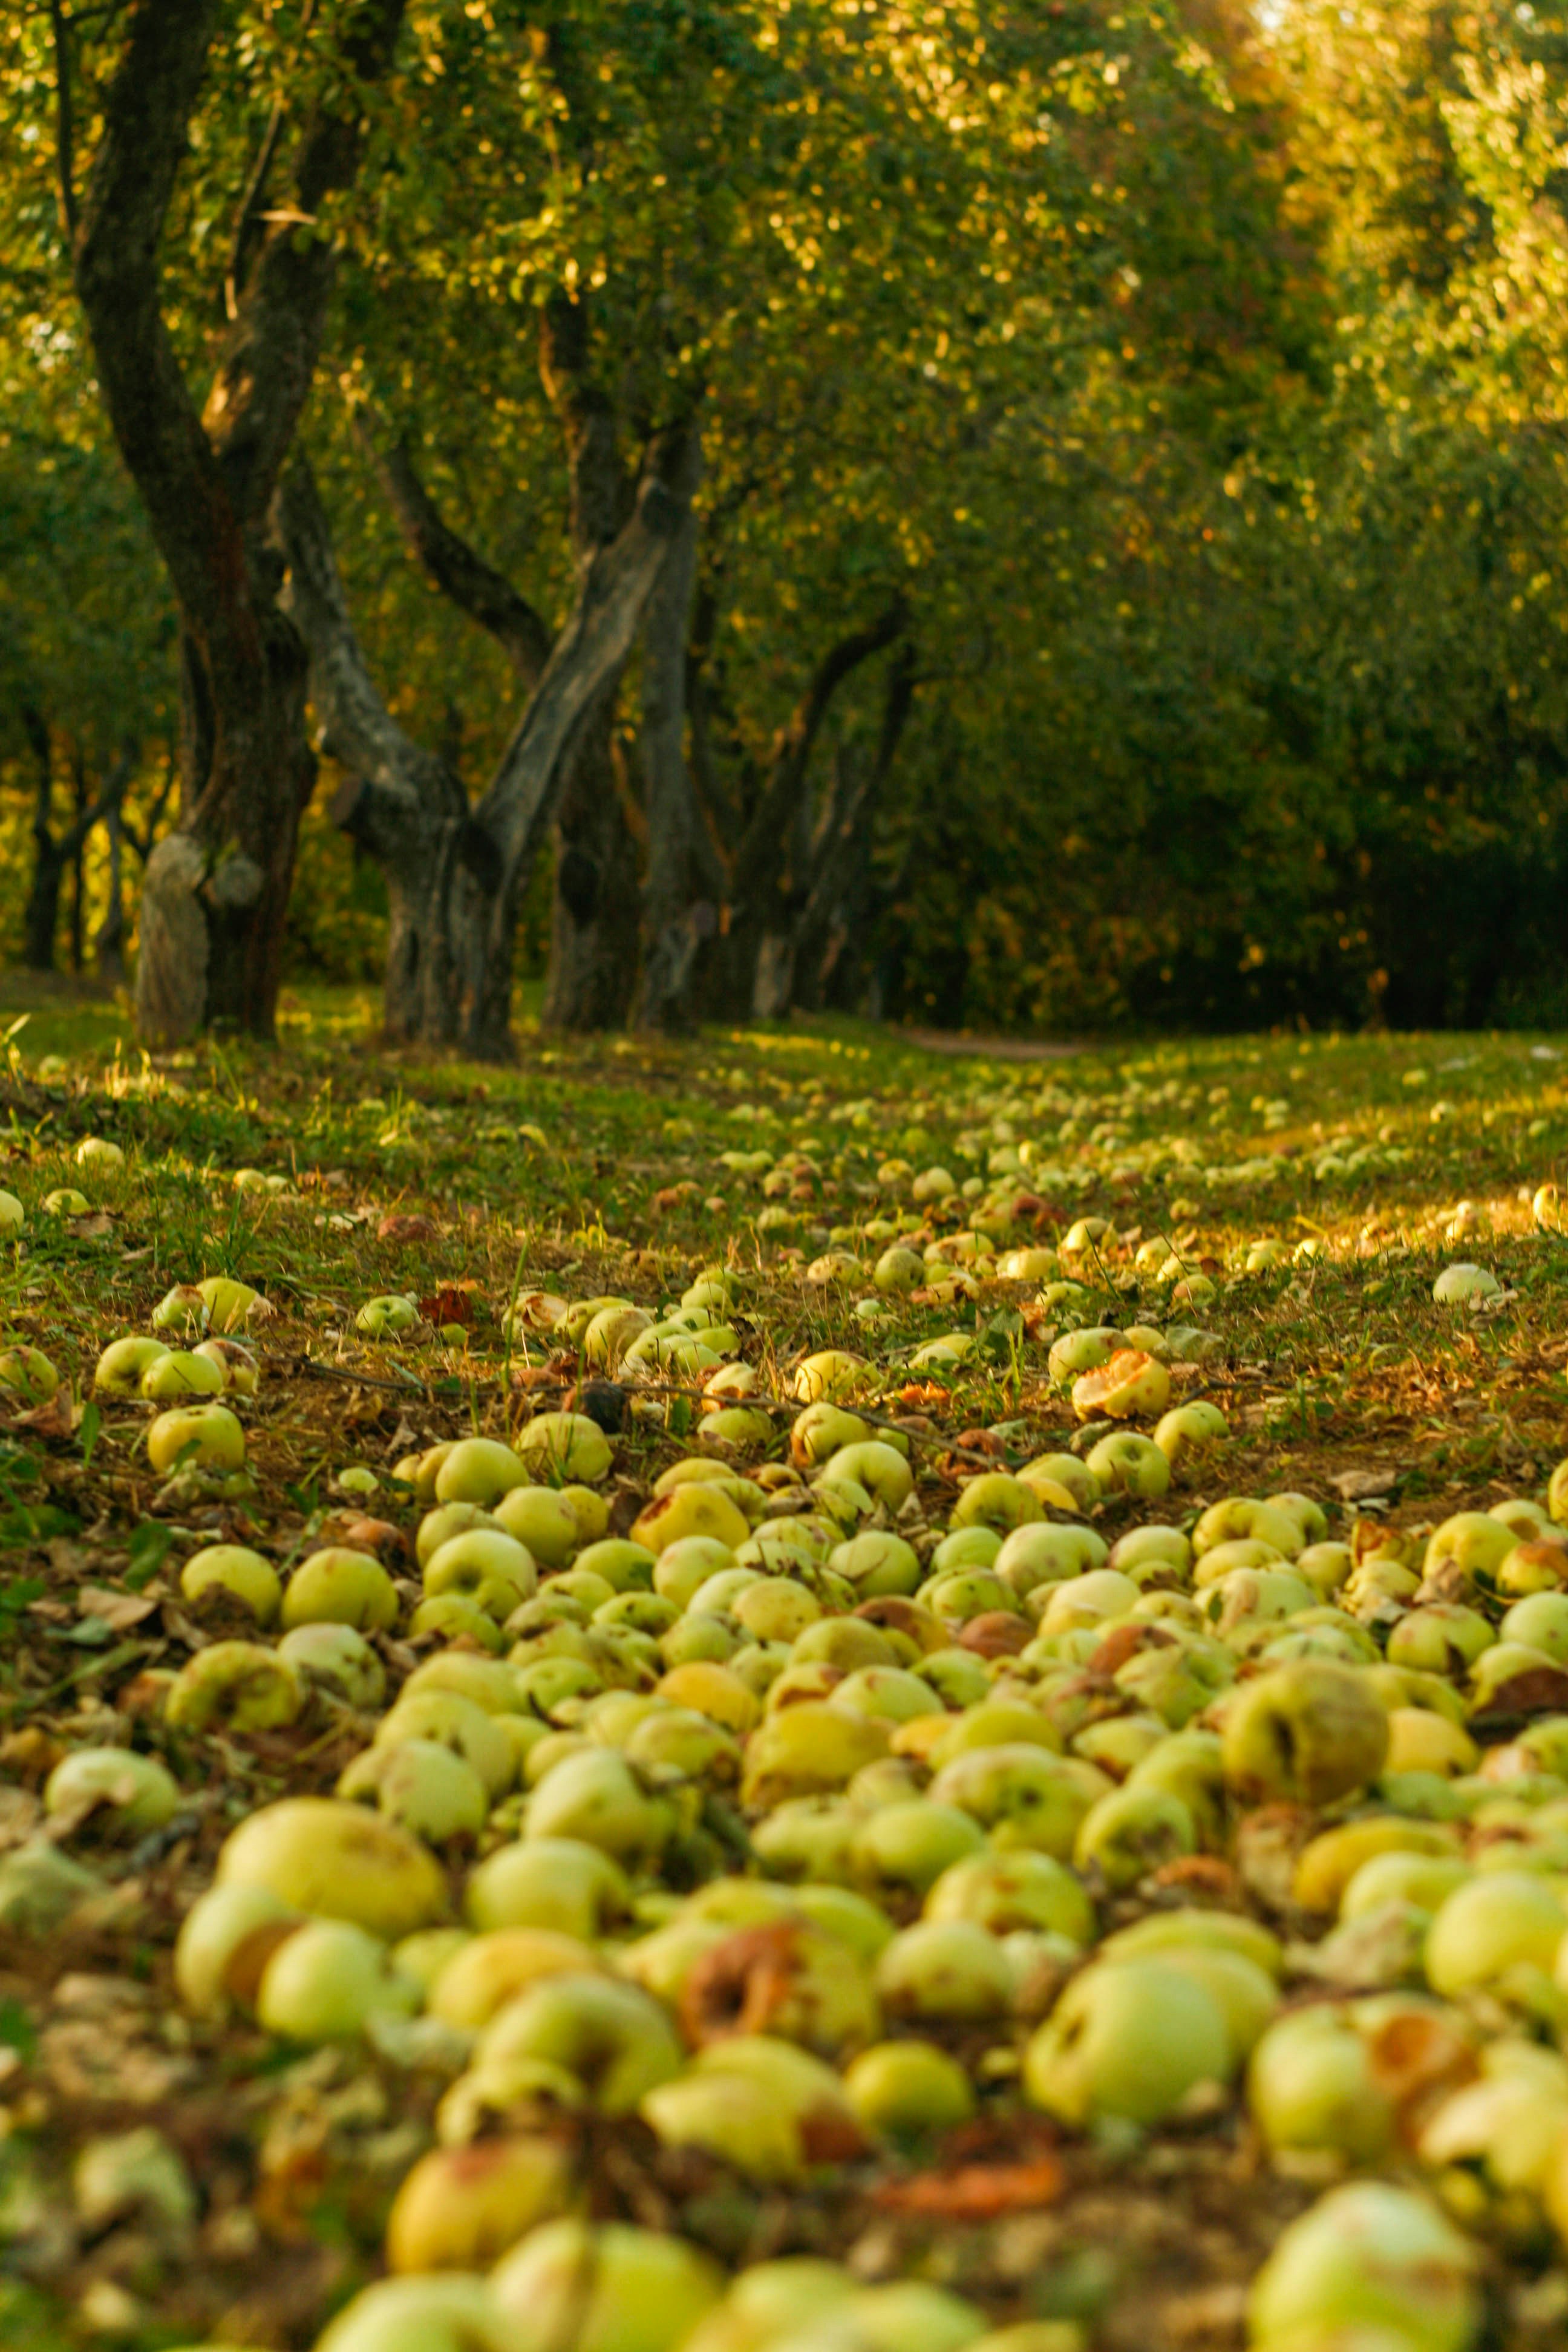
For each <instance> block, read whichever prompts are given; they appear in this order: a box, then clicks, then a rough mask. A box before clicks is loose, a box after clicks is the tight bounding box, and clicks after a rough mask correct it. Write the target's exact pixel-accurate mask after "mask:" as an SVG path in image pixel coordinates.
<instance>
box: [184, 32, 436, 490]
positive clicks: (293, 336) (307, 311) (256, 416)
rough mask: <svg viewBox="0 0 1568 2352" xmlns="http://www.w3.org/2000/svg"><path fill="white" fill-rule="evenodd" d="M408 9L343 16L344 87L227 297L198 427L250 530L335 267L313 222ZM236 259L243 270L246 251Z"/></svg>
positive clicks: (353, 153)
mask: <svg viewBox="0 0 1568 2352" xmlns="http://www.w3.org/2000/svg"><path fill="white" fill-rule="evenodd" d="M147 5H151V6H154V7H156V6H158V5H172V0H147ZM404 7H405V0H366V5H364V6H363V7H362V8H360V9H359V10H358V11H357V12H355V14H354V15H353V16H351V18H350V20H349V24H350V29H349V31H348V32H347V34H346V35H345V37H344V38H343V42H342V49H341V52H340V55H339V58H338V60H337V62H338V63H339V65H340V67H341V68H342V80H343V82H344V84H346V89H343V90H342V94H336V93H334V95H333V96H332V97H331V98H330V99H328V100H325V101H324V102H323V103H322V104H321V106H320V107H318V108H317V109H316V110H315V111H314V112H313V113H312V115H311V116H310V120H309V121H307V123H306V125H305V127H304V130H303V131H302V132H301V135H300V149H299V154H298V157H297V159H296V163H295V167H294V178H293V202H292V203H291V204H290V205H289V206H288V207H287V208H281V207H280V208H279V212H278V213H277V214H275V215H272V216H271V217H270V218H269V219H268V221H267V223H266V226H265V233H264V235H263V236H261V237H260V239H259V240H258V241H253V242H254V245H255V253H256V258H255V260H254V262H253V263H252V265H251V267H250V268H249V270H248V272H247V275H246V277H245V278H244V282H243V284H239V285H237V287H236V288H235V291H234V323H233V325H232V327H231V329H230V332H229V336H228V340H227V342H226V345H225V348H224V351H223V352H222V355H221V357H220V359H219V362H218V365H217V371H216V375H215V377H214V379H213V384H212V389H211V391H210V392H209V393H208V394H207V401H206V406H205V411H204V415H203V421H204V423H205V425H206V429H207V433H208V436H209V437H210V439H211V441H212V443H213V446H214V448H215V450H216V455H217V458H218V462H219V465H220V466H221V468H222V471H223V477H224V480H225V483H226V488H227V490H228V493H229V497H230V499H231V500H232V502H233V504H234V507H235V509H236V511H237V513H238V514H239V515H240V516H241V517H242V518H243V519H244V520H246V521H247V522H252V523H259V522H260V521H261V520H262V518H263V517H264V516H265V514H266V512H267V509H268V505H269V504H270V501H271V498H272V493H273V491H274V489H275V488H277V484H278V477H279V473H280V471H281V469H282V467H283V463H284V460H285V458H286V457H287V456H288V453H289V444H290V442H291V441H292V440H293V437H294V429H295V426H296V425H298V423H299V420H300V410H301V409H302V408H303V406H304V404H305V399H306V395H307V394H308V393H309V391H310V382H311V378H312V377H313V376H314V374H315V370H316V359H317V354H318V352H319V351H320V348H321V336H322V333H323V331H324V329H325V326H326V315H327V304H328V301H329V299H330V297H331V287H332V278H333V274H334V270H335V266H336V249H335V244H334V241H333V239H332V238H331V237H330V236H325V235H323V234H322V233H321V229H320V226H319V225H318V215H319V214H320V213H321V208H322V206H323V205H325V204H326V202H327V200H328V199H329V198H330V197H331V196H333V195H335V194H339V193H340V192H341V191H342V189H344V188H346V187H348V186H349V185H351V184H352V183H353V177H354V174H355V173H356V172H357V171H358V169H359V163H360V157H361V154H362V152H363V146H364V130H365V124H364V113H363V99H362V92H363V90H365V89H367V88H369V87H372V86H374V84H375V83H377V82H379V81H381V80H383V79H384V77H385V75H386V73H387V72H388V70H389V69H390V67H391V64H392V58H393V52H394V50H395V47H396V46H397V37H398V34H399V32H400V31H401V29H402V25H403V15H404ZM264 152H265V151H264ZM268 160H269V159H268ZM240 242H241V245H242V246H243V244H244V243H245V240H243V239H242V240H241V241H240ZM238 258H239V259H240V260H241V262H243V258H244V255H243V251H241V252H240V254H239V256H238Z"/></svg>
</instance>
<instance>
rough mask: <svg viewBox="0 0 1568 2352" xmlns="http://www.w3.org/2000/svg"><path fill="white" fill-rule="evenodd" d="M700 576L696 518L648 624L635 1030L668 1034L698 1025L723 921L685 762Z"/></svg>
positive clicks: (673, 555) (676, 548)
mask: <svg viewBox="0 0 1568 2352" xmlns="http://www.w3.org/2000/svg"><path fill="white" fill-rule="evenodd" d="M696 576H697V518H696V516H695V514H691V515H689V516H688V518H687V520H686V523H685V525H684V527H683V528H682V530H681V531H680V534H679V537H678V538H677V540H676V541H675V542H674V543H673V545H672V546H671V549H670V553H669V562H668V564H667V565H666V566H665V569H664V571H663V572H662V573H661V574H660V577H659V583H658V588H657V589H656V590H655V592H654V594H653V597H652V599H651V600H650V602H649V604H648V609H647V618H646V619H645V621H644V623H643V669H642V740H641V745H640V749H641V752H642V767H643V805H644V811H645V814H646V818H647V870H646V874H645V877H644V881H643V902H642V969H641V975H640V979H639V982H638V987H637V1003H636V1006H635V1009H634V1013H633V1024H632V1025H633V1026H634V1028H637V1029H645V1030H665V1031H668V1032H670V1033H679V1032H680V1031H683V1030H687V1029H689V1028H690V1027H691V1025H692V1003H691V997H692V983H693V981H694V979H695V976H696V968H697V956H698V950H699V949H700V946H701V944H702V941H703V940H705V939H707V938H709V937H710V936H711V934H712V932H713V929H714V928H715V924H716V920H717V918H716V914H715V909H714V904H713V900H714V897H715V896H716V895H717V892H716V890H715V887H714V869H715V867H716V866H717V863H718V861H717V859H716V858H715V857H714V856H713V853H712V850H711V848H710V845H709V844H708V843H707V841H706V838H705V836H704V835H703V831H702V825H701V820H700V815H699V813H698V808H697V802H696V797H695V794H694V792H693V789H692V782H691V773H690V770H689V768H688V766H687V762H686V681H687V636H688V629H689V621H690V615H691V600H692V592H693V588H694V586H695V583H696ZM705 852H706V856H705V855H704V853H705Z"/></svg>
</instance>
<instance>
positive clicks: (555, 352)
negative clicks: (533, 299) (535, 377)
mask: <svg viewBox="0 0 1568 2352" xmlns="http://www.w3.org/2000/svg"><path fill="white" fill-rule="evenodd" d="M539 373H540V379H541V381H542V383H543V385H544V392H545V397H546V398H547V399H548V401H549V402H550V404H551V406H552V408H553V409H554V411H555V414H556V415H557V417H558V418H559V419H560V422H561V429H562V432H563V436H565V442H566V459H567V464H568V466H569V467H570V469H571V477H572V540H573V544H574V546H575V548H576V550H577V561H578V562H579V563H580V564H583V563H587V562H591V561H592V559H593V557H594V555H595V551H597V550H598V549H599V548H601V547H604V546H605V545H606V544H607V543H608V542H609V541H610V540H612V539H613V538H614V537H615V535H616V532H617V531H618V530H620V529H621V528H622V526H623V525H624V523H625V521H626V505H627V496H628V485H627V482H626V470H625V468H624V467H623V466H622V464H621V460H620V453H619V450H618V449H617V447H616V413H615V405H614V404H613V402H612V401H611V400H610V399H609V397H608V395H607V394H605V391H604V390H603V388H602V386H601V385H600V384H598V383H596V382H595V378H594V373H593V370H592V366H591V364H590V352H589V342H588V306H587V304H586V303H585V302H584V301H582V300H580V299H577V298H576V297H574V296H573V295H570V294H568V293H566V292H565V291H564V290H562V291H559V292H557V293H555V294H552V296H551V298H550V299H549V301H548V302H546V303H545V305H544V307H543V309H542V310H541V311H540V314H539Z"/></svg>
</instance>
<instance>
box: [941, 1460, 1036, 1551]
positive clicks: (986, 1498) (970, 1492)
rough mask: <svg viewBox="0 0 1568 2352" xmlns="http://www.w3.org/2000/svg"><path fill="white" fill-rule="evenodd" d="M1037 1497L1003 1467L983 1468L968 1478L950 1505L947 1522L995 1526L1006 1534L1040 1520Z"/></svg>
mask: <svg viewBox="0 0 1568 2352" xmlns="http://www.w3.org/2000/svg"><path fill="white" fill-rule="evenodd" d="M1044 1517H1045V1512H1044V1511H1043V1510H1042V1508H1041V1507H1040V1504H1039V1501H1038V1498H1037V1496H1035V1495H1034V1494H1033V1493H1031V1491H1030V1489H1029V1488H1028V1487H1027V1486H1025V1485H1024V1484H1023V1483H1022V1481H1021V1480H1019V1479H1017V1478H1015V1477H1013V1476H1011V1475H1009V1473H1008V1472H1006V1471H1005V1470H982V1471H981V1473H980V1475H978V1477H974V1478H971V1479H969V1480H968V1481H967V1483H966V1484H965V1486H964V1488H963V1493H962V1494H961V1495H960V1496H959V1498H958V1501H957V1502H956V1504H955V1505H954V1506H953V1509H952V1519H951V1522H950V1524H951V1525H952V1526H953V1527H955V1528H971V1527H985V1528H994V1529H995V1530H996V1532H997V1533H998V1534H999V1535H1005V1534H1007V1532H1008V1531H1009V1530H1010V1529H1011V1528H1021V1527H1026V1526H1028V1525H1029V1524H1030V1523H1031V1522H1033V1521H1035V1520H1038V1519H1043V1518H1044Z"/></svg>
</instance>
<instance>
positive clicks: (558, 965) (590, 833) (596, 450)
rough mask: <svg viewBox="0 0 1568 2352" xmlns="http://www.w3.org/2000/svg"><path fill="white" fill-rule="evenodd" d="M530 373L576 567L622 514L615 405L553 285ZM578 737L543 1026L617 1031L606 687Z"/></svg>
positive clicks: (621, 939) (625, 949) (588, 339)
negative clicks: (545, 403) (562, 455)
mask: <svg viewBox="0 0 1568 2352" xmlns="http://www.w3.org/2000/svg"><path fill="white" fill-rule="evenodd" d="M539 374H540V381H541V383H542V385H543V387H544V392H545V396H546V398H547V399H548V400H549V402H550V404H551V406H552V408H553V409H554V411H555V415H556V420H557V422H558V424H559V425H560V428H561V436H562V440H563V445H564V447H565V452H566V467H567V478H568V483H569V506H568V524H569V528H570V530H571V534H572V546H573V551H574V556H575V558H576V562H577V564H578V567H579V570H581V569H583V568H584V567H585V566H587V565H589V564H591V563H592V562H594V559H595V555H596V553H597V552H598V551H599V550H600V549H601V548H602V547H605V546H606V545H607V544H608V543H609V541H611V540H612V539H614V537H615V536H616V532H617V531H619V530H621V528H622V526H623V525H624V523H625V521H626V514H627V512H628V510H629V509H630V504H631V498H632V491H633V483H632V480H631V478H630V477H629V475H628V473H627V471H626V466H625V464H624V463H623V460H622V457H621V450H620V436H619V432H618V429H617V419H616V408H615V403H614V402H613V400H612V399H611V398H610V396H609V394H607V393H606V391H605V388H604V386H603V385H602V384H601V383H600V382H599V380H598V378H597V376H596V374H595V370H594V364H593V339H592V334H591V331H590V318H589V312H588V307H587V304H586V302H585V301H584V300H582V299H580V298H578V297H575V296H573V295H571V294H568V293H567V292H566V291H565V290H564V289H561V290H558V291H557V292H556V293H555V294H554V295H553V296H552V298H551V299H550V300H549V301H548V302H547V303H546V304H545V305H544V308H543V310H542V312H541V314H540V328H539ZM616 683H618V674H617V678H616V680H614V681H612V682H611V685H610V689H609V691H608V692H607V694H606V696H605V703H604V707H603V709H600V710H598V711H596V712H595V714H594V717H593V719H592V720H591V722H590V723H588V724H587V725H585V726H584V730H583V731H582V734H581V737H580V739H579V741H578V744H577V747H576V750H575V753H574V758H573V761H572V763H571V768H570V772H569V773H568V776H567V779H566V783H565V789H564V791H563V795H562V799H561V805H560V814H559V819H558V822H557V825H556V832H555V884H554V889H553V892H552V898H551V907H550V959H549V965H548V969H547V971H546V974H545V983H544V1001H543V1004H542V1008H541V1018H542V1021H543V1023H544V1025H545V1026H546V1027H547V1028H553V1029H579V1030H582V1029H606V1028H617V1027H619V1026H620V1024H622V1023H623V1022H624V1021H625V1020H626V1015H627V1013H628V1012H629V1010H630V1007H631V999H632V992H633V989H634V987H635V985H636V982H637V850H636V846H635V844H634V843H633V840H632V836H631V834H630V832H629V830H628V828H627V825H626V813H625V809H624V807H623V804H622V796H621V789H620V780H619V777H618V775H617V772H616V759H615V754H614V748H613V746H614V725H615V711H614V706H615V686H616Z"/></svg>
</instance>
